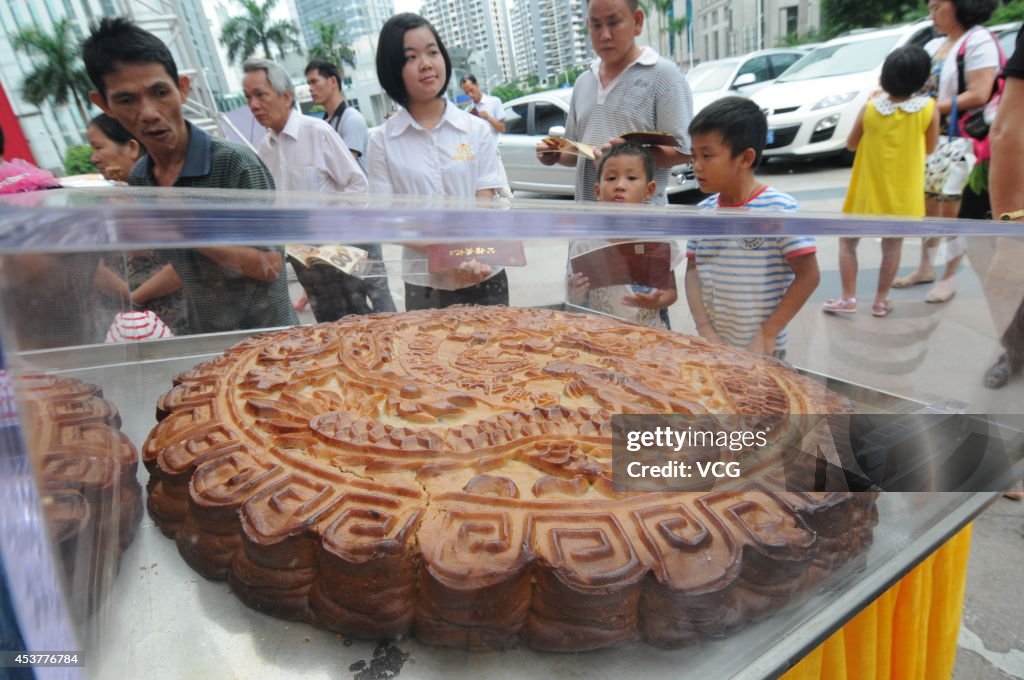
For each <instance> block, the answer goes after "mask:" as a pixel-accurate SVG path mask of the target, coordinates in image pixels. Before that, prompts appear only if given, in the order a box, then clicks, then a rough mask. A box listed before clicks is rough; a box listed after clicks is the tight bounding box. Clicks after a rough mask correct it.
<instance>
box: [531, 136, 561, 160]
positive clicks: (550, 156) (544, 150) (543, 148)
mask: <svg viewBox="0 0 1024 680" xmlns="http://www.w3.org/2000/svg"><path fill="white" fill-rule="evenodd" d="M560 149H561V146H560V145H559V143H558V140H556V139H550V138H548V137H545V138H544V139H542V140H540V141H539V142H537V148H536V151H537V160H539V161H540V162H541V163H543V164H544V165H554V164H555V163H557V162H558V159H559V157H560V156H561V155H562V154H561V153H556V152H558V151H559V150H560Z"/></svg>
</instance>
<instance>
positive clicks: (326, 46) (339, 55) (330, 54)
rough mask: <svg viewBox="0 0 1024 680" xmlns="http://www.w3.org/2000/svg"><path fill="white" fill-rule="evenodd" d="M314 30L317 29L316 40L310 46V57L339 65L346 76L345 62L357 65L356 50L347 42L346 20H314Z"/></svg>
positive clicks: (342, 74)
mask: <svg viewBox="0 0 1024 680" xmlns="http://www.w3.org/2000/svg"><path fill="white" fill-rule="evenodd" d="M313 30H314V31H316V42H315V43H314V44H313V46H312V47H311V48H309V55H308V56H309V58H310V59H323V60H324V61H329V62H331V63H332V64H334V65H335V66H337V67H338V69H339V70H340V71H341V76H342V78H344V77H345V64H348V65H349V66H351V67H352V68H355V67H356V53H355V50H353V49H352V47H351V46H349V45H348V44H346V43H345V22H344V21H343V20H341V21H332V22H329V23H325V22H323V21H314V22H313Z"/></svg>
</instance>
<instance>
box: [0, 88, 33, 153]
mask: <svg viewBox="0 0 1024 680" xmlns="http://www.w3.org/2000/svg"><path fill="white" fill-rule="evenodd" d="M0 128H3V130H4V153H3V157H4V158H6V159H7V160H13V159H15V158H21V159H23V160H26V161H28V162H29V163H32V164H33V165H35V163H36V159H35V157H34V156H33V155H32V149H31V147H29V145H28V140H27V139H25V135H24V133H23V132H22V131H21V123H19V122H18V117H17V116H16V115H14V109H12V108H11V102H10V101H9V100H8V99H7V93H6V92H4V86H3V83H0Z"/></svg>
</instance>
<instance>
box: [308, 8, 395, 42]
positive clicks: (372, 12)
mask: <svg viewBox="0 0 1024 680" xmlns="http://www.w3.org/2000/svg"><path fill="white" fill-rule="evenodd" d="M294 6H295V13H296V16H297V18H298V20H299V27H300V28H301V29H302V36H303V38H305V41H306V45H313V44H314V43H316V27H315V24H316V22H318V21H321V22H324V23H330V22H337V21H338V20H343V21H344V22H345V32H344V36H345V42H347V43H348V44H349V45H351V44H352V43H353V42H355V40H356V39H357V38H358V37H359V36H362V35H373V36H376V35H377V34H378V33H380V29H381V26H383V25H384V22H386V21H387V20H388V18H389V17H391V15H392V14H394V13H395V5H394V2H392V0H294Z"/></svg>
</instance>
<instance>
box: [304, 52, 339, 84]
mask: <svg viewBox="0 0 1024 680" xmlns="http://www.w3.org/2000/svg"><path fill="white" fill-rule="evenodd" d="M310 71H316V72H317V73H319V74H320V77H321V78H334V80H336V81H337V82H338V89H339V90H340V89H341V71H340V70H339V69H338V67H337V66H335V65H334V64H332V63H331V62H329V61H325V60H323V59H314V60H313V61H311V62H309V63H308V64H306V68H305V70H304V71H303V72H302V74H303V75H307V76H308V75H309V72H310Z"/></svg>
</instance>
